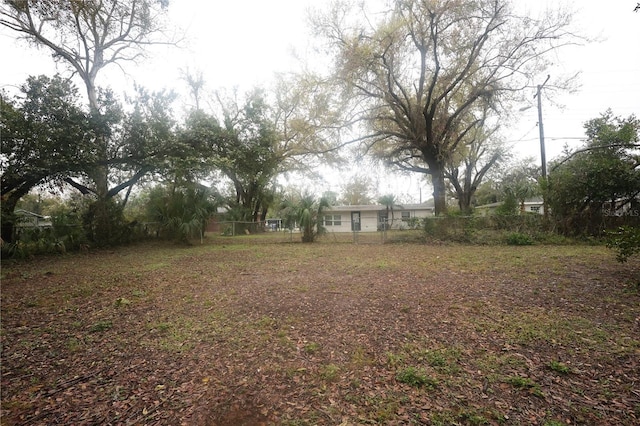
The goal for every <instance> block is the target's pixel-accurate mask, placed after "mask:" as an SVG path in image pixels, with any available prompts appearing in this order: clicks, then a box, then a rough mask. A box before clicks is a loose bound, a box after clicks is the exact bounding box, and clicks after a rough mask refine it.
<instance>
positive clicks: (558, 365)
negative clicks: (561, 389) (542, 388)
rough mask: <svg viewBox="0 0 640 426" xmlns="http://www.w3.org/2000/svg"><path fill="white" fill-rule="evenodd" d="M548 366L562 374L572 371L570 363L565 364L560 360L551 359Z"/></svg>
mask: <svg viewBox="0 0 640 426" xmlns="http://www.w3.org/2000/svg"><path fill="white" fill-rule="evenodd" d="M547 366H548V367H549V369H551V370H553V371H555V372H556V373H560V374H569V373H571V368H569V366H568V365H566V364H563V363H562V362H560V361H551V362H549V364H547Z"/></svg>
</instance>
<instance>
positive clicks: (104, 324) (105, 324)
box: [89, 320, 113, 333]
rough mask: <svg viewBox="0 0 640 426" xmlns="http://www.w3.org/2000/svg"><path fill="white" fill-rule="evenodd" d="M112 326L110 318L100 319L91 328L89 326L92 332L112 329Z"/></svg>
mask: <svg viewBox="0 0 640 426" xmlns="http://www.w3.org/2000/svg"><path fill="white" fill-rule="evenodd" d="M112 327H113V323H112V322H111V321H109V320H104V321H98V322H97V323H95V324H93V325H92V326H91V328H89V331H90V332H92V333H99V332H102V331H107V330H110V329H111V328H112Z"/></svg>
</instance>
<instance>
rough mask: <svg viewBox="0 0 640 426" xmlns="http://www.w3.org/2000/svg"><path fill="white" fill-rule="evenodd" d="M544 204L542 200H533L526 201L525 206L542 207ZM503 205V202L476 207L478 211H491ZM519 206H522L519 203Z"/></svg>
mask: <svg viewBox="0 0 640 426" xmlns="http://www.w3.org/2000/svg"><path fill="white" fill-rule="evenodd" d="M543 203H544V201H542V198H531V199H528V200H525V202H524V205H525V206H538V205H540V206H541V205H542V204H543ZM502 204H503V201H498V202H497V203H491V204H483V205H481V206H476V209H490V208H492V207H499V206H501V205H502ZM518 205H520V203H518Z"/></svg>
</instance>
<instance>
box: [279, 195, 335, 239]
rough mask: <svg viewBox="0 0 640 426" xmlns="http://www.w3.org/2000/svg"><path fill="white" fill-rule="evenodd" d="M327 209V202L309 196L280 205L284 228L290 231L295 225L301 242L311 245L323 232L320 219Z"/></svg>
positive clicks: (324, 199)
mask: <svg viewBox="0 0 640 426" xmlns="http://www.w3.org/2000/svg"><path fill="white" fill-rule="evenodd" d="M328 207H329V201H328V200H327V199H326V198H324V197H321V198H320V199H318V200H316V198H315V197H314V196H313V195H311V194H305V195H303V196H302V197H300V199H299V200H297V201H294V200H290V199H289V200H285V201H284V202H283V203H282V205H281V211H282V213H283V216H284V220H285V226H288V227H289V228H290V229H292V228H293V227H294V226H295V224H297V225H298V226H299V227H300V231H301V232H302V242H303V243H312V242H314V241H315V239H316V237H317V236H318V235H320V234H322V233H323V232H324V228H323V226H322V225H321V223H320V218H321V217H322V213H323V211H324V209H326V208H328Z"/></svg>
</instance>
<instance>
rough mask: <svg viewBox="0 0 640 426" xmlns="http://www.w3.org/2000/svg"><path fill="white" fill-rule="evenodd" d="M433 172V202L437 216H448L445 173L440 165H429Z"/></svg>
mask: <svg viewBox="0 0 640 426" xmlns="http://www.w3.org/2000/svg"><path fill="white" fill-rule="evenodd" d="M429 170H431V183H432V185H433V202H434V207H435V214H436V216H441V215H445V214H447V199H446V186H445V184H444V171H443V170H442V168H441V167H440V166H439V165H438V166H436V167H434V166H432V165H429Z"/></svg>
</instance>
